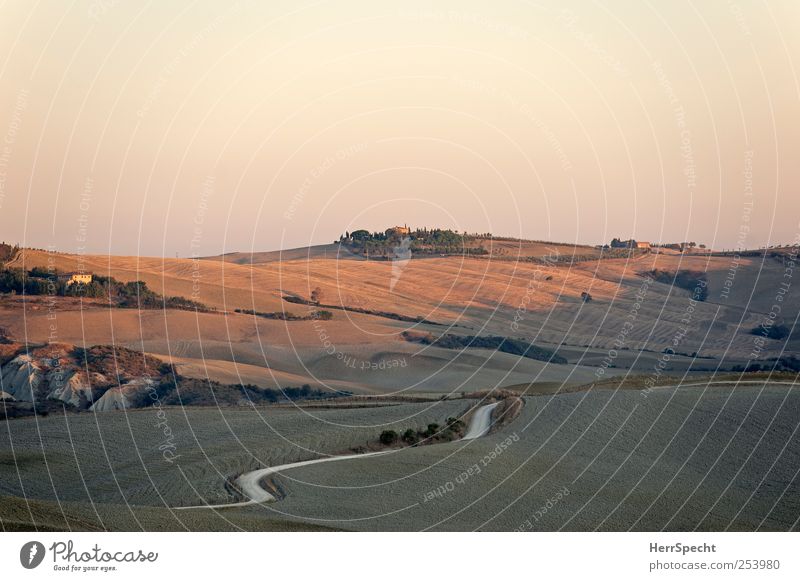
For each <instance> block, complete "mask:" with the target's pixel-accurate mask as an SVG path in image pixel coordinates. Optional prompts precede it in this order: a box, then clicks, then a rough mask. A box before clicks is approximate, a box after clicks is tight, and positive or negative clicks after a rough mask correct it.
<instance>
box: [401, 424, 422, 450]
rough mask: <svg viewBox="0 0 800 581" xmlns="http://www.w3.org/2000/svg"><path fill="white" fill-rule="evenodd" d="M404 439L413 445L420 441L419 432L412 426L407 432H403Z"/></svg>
mask: <svg viewBox="0 0 800 581" xmlns="http://www.w3.org/2000/svg"><path fill="white" fill-rule="evenodd" d="M402 439H403V441H404V442H405V443H406V444H411V445H412V446H413V445H414V444H416V443H417V442H419V436H417V432H415V431H414V430H412V429H411V428H409V429H407V430H406V431H405V432H403V438H402Z"/></svg>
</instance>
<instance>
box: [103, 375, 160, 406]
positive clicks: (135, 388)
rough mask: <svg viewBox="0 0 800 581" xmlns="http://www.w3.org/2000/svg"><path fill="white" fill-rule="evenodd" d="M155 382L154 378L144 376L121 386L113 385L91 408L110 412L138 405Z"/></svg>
mask: <svg viewBox="0 0 800 581" xmlns="http://www.w3.org/2000/svg"><path fill="white" fill-rule="evenodd" d="M154 384H155V382H154V381H153V380H152V379H148V378H146V377H142V378H139V379H134V380H133V381H130V382H128V383H126V384H124V385H121V386H119V387H112V388H111V389H109V390H108V391H106V392H105V393H104V394H103V395H102V396H100V397H99V398H98V399H97V401H96V402H94V404H93V405H92V407H90V408H89V409H90V410H92V411H94V412H108V411H112V410H124V409H128V408H131V407H137V402H138V401H139V400H140V399H141V396H142V395H143V394H144V393H145V392H146V391H147V390H148V388H150V387H151V386H153V385H154Z"/></svg>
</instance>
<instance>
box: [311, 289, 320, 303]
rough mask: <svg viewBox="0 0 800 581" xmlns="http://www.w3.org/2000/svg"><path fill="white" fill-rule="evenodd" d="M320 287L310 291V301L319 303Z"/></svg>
mask: <svg viewBox="0 0 800 581" xmlns="http://www.w3.org/2000/svg"><path fill="white" fill-rule="evenodd" d="M322 296H323V295H322V289H321V288H319V287H317V288H315V289H314V290H312V291H311V302H312V303H317V304H319V303H320V301H321V300H322Z"/></svg>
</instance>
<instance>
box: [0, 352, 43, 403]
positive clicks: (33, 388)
mask: <svg viewBox="0 0 800 581" xmlns="http://www.w3.org/2000/svg"><path fill="white" fill-rule="evenodd" d="M0 377H2V389H3V391H5V392H7V393H9V394H11V395H12V396H13V397H14V398H15V399H17V400H20V401H33V398H34V396H35V395H36V394H37V393H38V392H37V390H38V388H39V386H40V385H41V384H42V381H44V374H43V373H42V370H41V368H40V367H39V366H38V365H37V364H36V363H35V362H34V361H33V359H32V358H31V357H30V356H28V355H17V356H16V357H15V358H14V359H12V360H11V361H9V362H8V363H6V364H5V365H3V368H2V369H0Z"/></svg>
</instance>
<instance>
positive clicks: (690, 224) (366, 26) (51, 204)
mask: <svg viewBox="0 0 800 581" xmlns="http://www.w3.org/2000/svg"><path fill="white" fill-rule="evenodd" d="M262 4H266V6H262ZM665 4H667V3H656V2H641V1H639V0H636V1H634V0H630V1H617V2H613V1H612V2H603V3H600V4H595V5H589V4H588V3H585V2H567V3H564V2H557V1H542V2H527V1H515V0H510V1H509V2H491V3H490V2H469V1H463V0H460V1H455V0H452V1H449V2H438V3H436V5H437V8H436V9H431V8H430V7H429V3H427V2H403V3H396V2H355V1H351V2H302V3H298V2H295V1H285V2H275V1H270V2H268V3H258V2H244V1H242V2H239V3H233V2H162V3H151V4H150V5H143V4H141V3H138V2H122V1H115V0H92V1H88V2H76V3H74V4H70V3H65V2H60V1H55V0H45V1H43V2H39V3H35V4H34V3H31V2H27V1H24V2H23V1H15V0H12V1H10V2H6V3H5V4H4V5H3V7H2V8H0V55H2V56H0V87H2V89H0V100H2V103H1V104H0V232H2V234H0V238H1V239H4V240H6V241H12V242H20V243H22V244H24V245H27V246H35V247H47V246H48V245H54V246H55V247H57V248H58V249H60V250H63V251H68V252H109V251H110V252H112V253H115V254H137V253H139V254H147V255H162V254H163V255H166V256H174V255H175V253H176V252H177V253H180V255H181V256H189V255H191V254H192V253H197V254H200V255H204V254H216V253H219V252H223V251H233V250H249V249H256V250H268V249H274V248H278V247H281V246H282V247H285V248H289V247H294V246H302V245H306V244H309V243H324V242H329V241H331V240H332V239H333V238H335V237H338V235H339V233H340V232H342V231H344V230H353V229H356V228H359V227H367V228H370V229H383V228H385V227H387V226H390V225H393V224H394V223H406V222H407V223H408V224H409V225H412V226H423V225H427V226H442V227H453V228H457V229H459V230H467V231H470V232H471V231H480V232H485V231H492V232H494V233H495V234H504V235H510V236H517V237H524V238H533V239H553V240H558V241H577V242H584V243H591V244H594V243H598V242H601V241H608V240H609V239H611V238H612V237H614V236H620V237H629V236H633V237H635V238H637V239H643V240H652V241H682V240H695V241H697V242H700V243H706V244H709V245H713V246H714V247H718V248H722V247H726V248H730V247H733V246H735V245H736V244H737V243H741V244H744V245H745V246H748V247H755V246H760V245H764V244H769V243H787V242H791V241H793V240H794V239H795V238H796V237H797V236H798V234H799V233H800V169H798V162H797V152H798V151H800V85H798V76H800V70H798V65H800V38H799V37H798V34H797V31H798V30H800V6H799V4H800V3H798V2H796V1H794V0H786V1H780V2H769V3H765V2H760V1H745V0H741V1H738V2H737V1H733V2H728V1H721V0H720V1H716V2H684V1H680V0H678V1H677V2H674V3H673V2H670V3H669V6H665ZM399 6H402V8H401V7H399ZM751 202H752V204H751Z"/></svg>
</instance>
